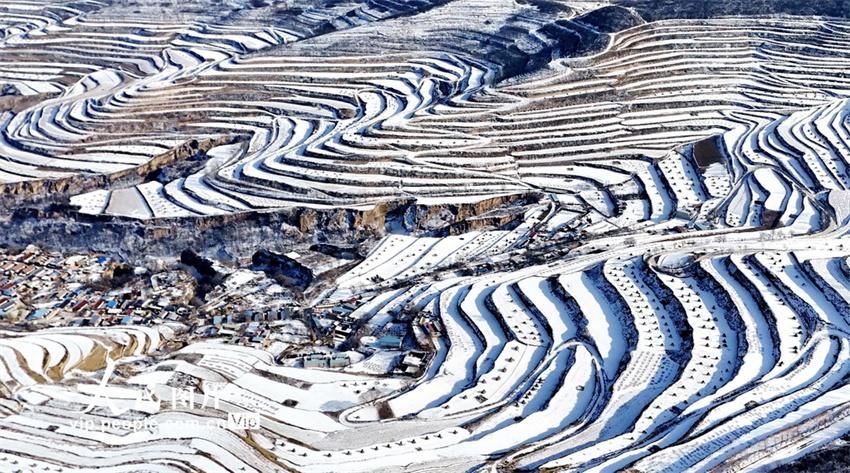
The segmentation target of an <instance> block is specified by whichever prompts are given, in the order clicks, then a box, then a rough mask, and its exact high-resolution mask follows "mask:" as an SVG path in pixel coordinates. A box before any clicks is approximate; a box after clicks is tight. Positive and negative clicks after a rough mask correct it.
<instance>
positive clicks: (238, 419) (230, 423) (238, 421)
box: [227, 412, 260, 430]
mask: <svg viewBox="0 0 850 473" xmlns="http://www.w3.org/2000/svg"><path fill="white" fill-rule="evenodd" d="M227 427H228V428H229V429H231V430H237V429H245V430H257V429H259V428H260V414H257V413H256V412H230V413H228V414H227Z"/></svg>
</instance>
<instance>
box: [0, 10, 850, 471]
mask: <svg viewBox="0 0 850 473" xmlns="http://www.w3.org/2000/svg"><path fill="white" fill-rule="evenodd" d="M254 3H256V4H254V5H253V6H251V7H244V8H243V7H242V6H232V5H231V6H228V7H227V8H224V7H222V9H223V10H222V11H221V12H218V14H214V13H213V12H212V11H210V10H209V9H205V8H201V7H203V5H201V4H200V3H198V4H192V5H195V7H197V10H196V11H195V10H193V11H195V13H196V14H195V13H193V11H188V10H181V12H180V13H179V14H175V15H173V17H170V18H169V17H163V16H162V14H161V11H162V8H168V7H162V5H159V4H157V5H154V4H153V3H145V2H135V4H136V5H135V7H133V6H130V7H128V8H136V10H135V12H134V15H135V16H134V17H130V16H128V18H133V19H121V20H120V21H119V20H117V19H116V18H117V16H120V13H121V12H122V10H121V9H122V8H124V7H125V6H122V5H120V4H116V3H110V2H101V1H88V0H87V1H82V2H77V3H68V4H65V3H62V2H58V1H57V2H44V1H41V0H39V1H33V2H7V3H3V4H2V5H0V12H2V15H0V188H3V189H4V194H7V195H25V194H26V192H30V191H31V189H38V188H39V186H40V185H45V186H46V185H47V183H52V185H54V187H53V188H54V189H57V194H61V195H60V196H59V197H57V199H60V200H61V199H67V202H69V203H70V204H71V205H72V206H75V207H76V208H78V209H79V211H80V212H81V213H83V214H90V215H92V216H94V217H91V218H92V220H91V221H94V222H108V221H111V220H110V219H111V218H114V217H129V218H132V219H140V220H151V221H153V223H154V224H163V225H168V224H169V222H172V221H179V222H187V221H190V219H191V218H193V217H210V216H212V217H222V218H224V217H227V216H232V215H235V214H249V213H251V212H258V211H259V212H274V211H280V210H283V209H292V208H309V209H340V208H342V209H354V210H362V209H370V208H374V207H376V206H378V205H379V204H386V203H388V202H390V203H391V202H398V201H403V200H412V201H414V202H416V203H417V204H420V205H422V206H423V207H424V208H442V207H446V206H456V205H459V204H464V203H466V204H468V203H475V202H479V201H483V200H485V199H489V198H492V197H499V196H515V195H526V196H528V195H531V196H533V199H529V200H527V201H526V202H536V203H532V204H528V205H526V206H525V207H522V208H514V209H511V211H512V212H514V214H512V215H518V216H519V217H518V218H516V219H514V220H513V222H514V223H513V225H509V226H503V227H501V228H484V227H483V225H482V226H479V227H474V229H473V230H471V231H468V232H465V233H460V232H459V231H454V230H453V231H452V232H447V231H444V232H433V233H432V234H431V235H428V236H421V235H416V234H409V233H410V232H406V231H403V228H401V227H404V228H408V227H410V226H411V225H406V224H407V223H410V222H407V221H406V220H413V219H416V218H418V217H417V216H416V215H413V216H411V215H409V214H405V215H404V216H402V217H401V219H402V220H405V219H406V220H405V225H397V226H396V227H393V226H392V225H391V223H389V222H390V220H389V219H388V220H387V222H388V223H387V225H386V227H385V228H383V229H382V231H384V232H385V233H391V234H389V235H386V236H385V237H383V239H381V241H380V242H379V243H378V244H377V245H375V246H374V248H373V249H372V250H371V251H370V252H369V253H368V254H367V255H366V256H365V257H364V258H362V261H360V262H359V263H357V264H354V263H352V264H351V265H349V266H347V270H346V271H345V272H343V274H341V275H334V277H333V280H331V281H327V287H328V288H329V289H328V290H327V291H324V292H323V293H322V294H321V296H322V297H323V298H324V299H327V300H331V301H334V302H336V301H343V300H348V299H349V298H351V297H352V296H361V297H363V298H364V299H365V301H366V302H365V305H363V306H362V307H361V308H358V309H357V310H356V311H355V312H354V313H353V315H354V316H355V317H356V318H359V320H361V321H362V322H363V324H364V325H365V326H366V327H370V328H373V329H374V330H373V333H372V334H373V335H375V334H378V333H381V330H382V329H383V328H384V327H387V326H389V325H390V324H391V323H392V322H393V321H394V320H401V321H402V322H404V323H407V324H410V323H411V321H412V320H415V319H417V318H418V317H425V318H427V319H429V320H433V321H439V323H440V325H441V328H440V329H437V330H436V331H435V333H433V334H430V336H428V335H425V334H424V333H419V332H416V333H415V336H414V337H413V338H416V342H415V345H416V346H417V347H418V348H421V349H423V350H424V351H427V352H428V354H427V363H426V365H425V366H424V367H423V369H422V370H421V372H419V374H418V375H416V376H414V377H410V376H393V375H387V374H385V373H384V372H385V371H386V370H384V372H382V373H380V374H375V373H376V372H379V371H381V370H379V369H378V368H375V366H378V365H381V364H382V363H385V362H386V361H387V360H386V359H380V356H379V355H373V357H372V358H366V359H365V360H362V361H356V362H354V363H352V364H351V365H349V366H347V367H345V368H340V369H335V368H334V369H324V370H321V369H317V370H308V369H302V368H295V367H291V366H283V365H281V364H280V362H279V361H280V360H275V358H274V356H272V355H271V354H270V353H269V352H268V351H266V350H262V349H259V348H249V347H242V346H237V345H232V344H223V343H216V342H211V341H206V342H198V343H191V344H188V345H186V346H183V345H179V344H176V343H175V344H170V342H174V341H176V340H181V337H182V334H181V333H180V332H179V331H175V330H172V329H171V328H166V327H169V326H168V325H167V324H164V325H161V326H160V328H159V329H153V328H149V327H131V326H128V327H122V328H115V327H110V328H107V327H98V328H51V329H46V330H43V331H38V332H35V333H25V332H20V331H14V332H13V331H8V332H2V333H0V439H2V441H0V471H21V470H22V469H25V470H24V471H26V470H29V471H66V472H67V471H81V472H82V471H92V470H94V469H98V470H99V471H158V472H173V471H203V472H213V471H232V472H239V471H255V472H271V471H281V472H282V471H304V472H327V471H340V472H342V471H346V472H347V471H352V472H355V471H387V472H389V471H493V472H496V471H545V472H548V471H571V472H572V471H593V472H615V471H624V472H685V471H687V472H712V473H716V472H727V471H728V472H743V471H767V470H769V469H770V468H771V467H773V466H775V465H777V464H779V463H782V462H785V461H788V460H791V459H793V458H796V457H799V456H801V455H804V454H806V453H807V452H809V451H812V450H814V449H817V448H819V447H820V446H822V445H824V444H826V443H828V442H830V441H832V440H834V439H836V438H838V437H840V436H841V435H843V434H845V433H846V432H847V431H848V430H850V404H848V401H847V399H848V395H849V394H850V391H848V389H850V388H848V384H847V380H848V379H850V319H848V314H850V281H848V279H850V243H846V241H847V240H846V239H847V237H848V234H850V176H848V166H850V79H848V77H847V73H846V71H847V69H848V66H850V47H848V45H850V22H848V21H847V20H846V19H842V18H838V17H835V16H833V15H831V14H830V13H828V12H826V13H824V12H821V13H819V14H817V15H816V16H795V15H793V14H792V15H784V16H758V15H739V14H733V13H734V12H733V13H729V14H724V13H723V12H722V11H721V12H718V13H717V14H716V15H708V14H706V15H690V14H685V13H682V16H681V17H674V16H671V15H668V14H667V13H664V14H661V13H658V14H657V15H655V14H648V13H647V8H649V7H647V6H646V5H642V3H641V2H626V1H615V2H565V3H563V4H560V3H555V2H536V1H529V2H514V1H512V0H511V1H507V0H505V1H502V0H499V1H496V2H490V1H488V2H483V1H481V0H457V1H446V2H444V1H433V2H429V1H425V0H410V1H388V2H383V1H371V0H370V1H364V2H355V1H345V2H342V1H340V2H337V1H330V2H324V3H322V4H321V5H320V4H318V3H314V2H308V1H297V2H285V3H286V5H283V4H281V3H274V2H272V3H265V2H254ZM658 3H659V5H660V4H661V3H663V2H658ZM727 3H728V2H727ZM683 4H688V5H690V3H688V2H684V3H683ZM199 5H200V6H199ZM617 5H625V6H626V7H621V6H617ZM658 8H661V7H660V6H659V7H658ZM683 8H684V7H683ZM228 9H229V10H228ZM224 10H227V11H226V12H225V11H224ZM659 11H661V10H659ZM791 13H793V12H791ZM276 15H277V16H276ZM845 16H846V15H845ZM471 18H474V19H475V21H471V20H470V19H471ZM134 173H136V174H134ZM133 175H135V177H133ZM98 176H99V177H104V176H106V177H105V178H104V180H100V181H98V180H97V177H98ZM45 188H46V187H45ZM42 197H43V196H42ZM538 198H539V199H538ZM61 202H63V203H64V200H61ZM54 203H55V202H54ZM441 206H442V207H441ZM503 210H504V209H503ZM435 212H436V211H435ZM436 215H437V216H438V217H439V215H440V214H439V213H436ZM501 216H503V214H499V213H498V212H496V213H493V214H489V215H485V217H489V218H491V220H492V221H496V220H498V219H499V218H500V217H501ZM432 217H433V216H432ZM87 218H88V217H87ZM177 218H179V219H180V220H172V219H177ZM116 221H123V220H116ZM86 222H89V220H86ZM308 230H309V231H314V232H320V231H321V230H322V229H305V232H307V231H308ZM275 231H277V230H276V229H275ZM69 233H70V232H69ZM392 233H395V234H392ZM448 233H451V234H450V235H447V234H448ZM231 237H232V238H239V237H240V236H239V235H231ZM317 241H320V240H317ZM307 302H310V303H318V302H320V301H319V300H316V301H307ZM429 323H430V322H429ZM414 325H415V323H414ZM416 328H420V327H418V326H417V327H416ZM411 343H413V342H411ZM383 353H384V354H386V352H383ZM393 353H395V352H393ZM394 356H395V355H393V354H392V353H391V354H390V356H389V358H390V359H392V358H393V357H394ZM178 387H179V388H181V389H183V388H186V389H185V390H184V391H180V392H181V393H183V394H182V396H183V397H181V398H179V399H178V398H176V397H171V396H172V395H173V394H174V392H175V388H178ZM187 393H188V394H187ZM140 399H141V400H142V401H143V402H140ZM154 399H156V400H158V401H162V402H154ZM213 400H214V402H212V401H213ZM104 401H106V402H107V404H106V405H104V404H103V402H104ZM245 413H258V414H259V415H260V418H261V425H260V428H258V429H248V428H243V427H244V426H241V427H240V426H236V427H234V426H232V425H230V424H228V421H231V420H232V418H233V415H235V414H245ZM229 416H230V417H229ZM122 421H123V422H124V423H123V424H122ZM223 426H227V428H222V427H223Z"/></svg>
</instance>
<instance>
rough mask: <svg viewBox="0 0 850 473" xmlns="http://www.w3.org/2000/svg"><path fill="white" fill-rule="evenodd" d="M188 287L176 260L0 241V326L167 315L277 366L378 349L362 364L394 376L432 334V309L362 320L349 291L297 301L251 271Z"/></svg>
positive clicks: (410, 370) (188, 333) (145, 321)
mask: <svg viewBox="0 0 850 473" xmlns="http://www.w3.org/2000/svg"><path fill="white" fill-rule="evenodd" d="M195 289H196V281H195V278H194V276H193V275H192V272H191V271H189V270H187V269H186V268H183V267H181V266H180V265H179V264H174V265H170V266H168V265H165V266H163V267H161V268H160V270H157V271H154V272H151V271H150V270H148V269H146V268H142V267H136V268H129V267H127V266H126V265H123V264H122V263H119V262H116V261H115V260H113V259H112V258H110V257H108V256H104V255H99V254H91V255H64V254H61V253H59V252H53V251H45V250H42V249H40V248H38V247H35V246H29V247H27V248H26V249H24V250H21V251H10V250H8V249H2V248H0V294H2V295H0V327H3V328H10V329H13V330H20V331H33V330H36V329H37V328H43V327H105V326H114V325H124V326H132V325H138V326H155V325H161V324H167V325H170V326H171V327H173V328H176V332H177V333H178V334H179V336H180V337H181V339H182V342H183V344H189V343H192V342H195V341H201V340H204V341H210V340H217V341H218V342H220V343H224V344H231V345H241V346H246V347H254V348H259V349H264V350H267V351H269V352H270V353H272V355H273V356H274V357H275V359H276V360H278V361H279V362H280V363H281V364H283V365H286V366H294V367H303V368H308V369H341V368H345V367H348V366H349V365H351V364H352V362H357V361H363V360H365V359H367V358H369V357H370V356H372V355H373V354H375V353H376V352H384V351H386V352H390V355H389V356H386V355H381V356H379V358H381V360H382V361H381V362H380V363H377V364H376V363H367V365H368V366H369V369H370V370H374V369H375V367H376V366H381V367H382V369H383V370H384V371H385V372H384V373H382V374H403V375H417V374H419V373H420V370H421V368H422V367H423V366H424V365H425V364H426V361H427V355H426V352H427V350H429V349H432V348H433V344H432V343H431V341H430V339H431V337H439V336H440V335H441V328H442V327H441V325H440V323H439V321H438V320H437V318H428V317H417V318H416V320H406V321H396V320H395V319H390V320H389V323H387V324H386V325H382V326H378V327H375V326H373V325H370V324H368V323H367V322H368V317H364V315H366V313H365V312H364V311H362V310H358V309H360V308H361V307H362V305H363V304H362V303H361V301H360V300H359V299H358V298H356V297H352V298H348V299H346V300H342V301H336V302H334V303H323V304H320V305H316V306H314V307H302V306H299V305H297V304H296V303H294V302H293V301H292V300H291V299H288V298H287V297H286V296H285V295H284V293H283V291H282V288H281V287H280V286H279V285H278V284H276V283H275V281H273V280H271V279H269V278H267V277H265V275H264V274H263V273H262V272H257V271H248V270H244V269H239V270H236V271H234V272H233V273H232V274H230V275H229V276H228V277H227V278H226V279H225V280H224V282H223V283H222V284H221V285H220V286H218V287H216V288H215V290H214V291H212V292H211V293H210V294H208V295H207V299H208V300H207V301H199V300H198V298H197V297H196V295H195ZM411 327H412V329H411Z"/></svg>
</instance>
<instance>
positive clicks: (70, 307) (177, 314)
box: [0, 247, 191, 326]
mask: <svg viewBox="0 0 850 473" xmlns="http://www.w3.org/2000/svg"><path fill="white" fill-rule="evenodd" d="M112 264H113V261H112V260H111V259H110V258H108V257H106V256H101V255H89V256H84V255H71V256H65V255H61V254H59V253H55V252H48V251H44V250H41V249H38V248H34V247H29V248H27V250H26V251H23V252H21V253H18V254H12V253H10V252H7V251H2V250H0V288H2V289H0V293H2V298H0V300H2V302H0V318H3V319H5V321H7V322H18V323H32V324H45V325H50V326H59V325H67V326H102V325H119V324H121V325H129V324H136V325H141V324H145V325H150V324H154V323H162V322H163V321H166V320H169V321H178V320H181V319H185V318H186V317H188V316H189V315H190V313H191V311H190V309H189V308H187V307H185V306H183V305H181V303H182V301H184V300H185V299H186V295H187V294H190V293H191V284H190V278H191V277H190V276H189V275H188V274H183V273H180V272H176V271H173V272H167V273H163V274H159V275H157V277H158V278H159V279H158V280H157V279H156V278H151V282H152V286H153V287H139V288H135V289H133V288H119V289H115V290H109V288H108V286H107V287H104V285H103V284H100V285H98V284H96V283H97V282H101V281H102V276H103V274H104V272H106V271H107V270H109V269H110V268H111V266H112Z"/></svg>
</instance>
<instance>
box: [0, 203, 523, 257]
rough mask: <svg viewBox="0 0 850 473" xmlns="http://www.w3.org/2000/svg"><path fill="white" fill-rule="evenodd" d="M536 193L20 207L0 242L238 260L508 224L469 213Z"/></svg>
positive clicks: (4, 222) (1, 225) (1, 222)
mask: <svg viewBox="0 0 850 473" xmlns="http://www.w3.org/2000/svg"><path fill="white" fill-rule="evenodd" d="M538 199H539V196H538V195H536V194H533V193H532V194H527V195H510V196H499V197H494V198H490V199H485V200H482V201H480V202H475V203H466V204H451V205H432V206H424V205H419V204H417V203H416V202H415V201H399V202H383V203H380V204H378V205H376V206H375V207H374V208H372V209H369V210H354V209H332V210H316V209H307V208H291V209H284V210H281V211H275V212H246V213H240V214H234V215H225V216H215V217H197V218H176V219H167V220H156V219H154V220H146V221H141V220H136V219H132V218H125V217H109V216H92V215H86V214H80V213H78V212H76V211H74V210H72V209H70V208H68V207H62V206H53V207H51V208H50V209H47V210H40V209H32V208H25V209H18V210H15V211H13V212H11V213H10V214H8V215H6V216H5V217H0V244H18V245H26V244H30V243H32V242H38V243H39V244H40V245H41V246H43V247H46V248H52V249H59V250H66V251H98V252H103V253H107V254H113V255H116V256H119V257H121V258H123V259H126V260H129V261H135V260H139V259H141V258H143V257H145V256H160V257H177V256H179V255H180V253H181V251H183V250H184V249H185V248H195V249H199V252H200V253H201V254H202V255H203V256H206V257H210V258H216V259H232V258H245V257H250V256H251V255H252V254H254V252H256V251H257V250H258V249H260V248H263V249H270V250H273V251H282V252H285V251H291V250H294V249H296V248H299V247H303V246H304V245H313V244H319V243H330V244H336V245H344V246H351V245H356V244H358V243H361V242H365V241H368V240H372V239H374V238H378V237H381V236H383V235H385V234H386V233H387V232H388V231H395V232H399V231H401V232H404V233H411V234H425V233H427V234H431V235H440V234H449V233H454V232H456V231H457V228H455V227H457V225H462V226H463V229H464V230H473V229H477V228H485V227H491V226H494V224H495V225H505V224H510V222H511V221H513V220H515V219H516V218H520V217H521V215H519V216H514V217H512V218H508V219H497V220H490V219H482V220H480V221H476V220H475V219H471V217H474V216H476V215H481V214H484V213H486V212H488V211H490V210H492V209H494V208H498V207H500V206H505V205H511V204H516V203H523V202H534V201H536V200H538ZM405 213H411V214H414V215H418V216H421V218H417V219H416V220H414V223H413V225H411V226H408V227H402V228H399V227H397V226H394V225H388V222H392V218H391V217H390V218H389V220H388V216H392V215H398V214H405ZM429 215H430V216H433V215H439V216H440V217H439V219H436V220H435V219H430V218H427V216H429ZM438 221H439V222H441V225H439V226H437V222H438ZM426 224H427V225H426ZM388 227H389V228H388Z"/></svg>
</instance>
